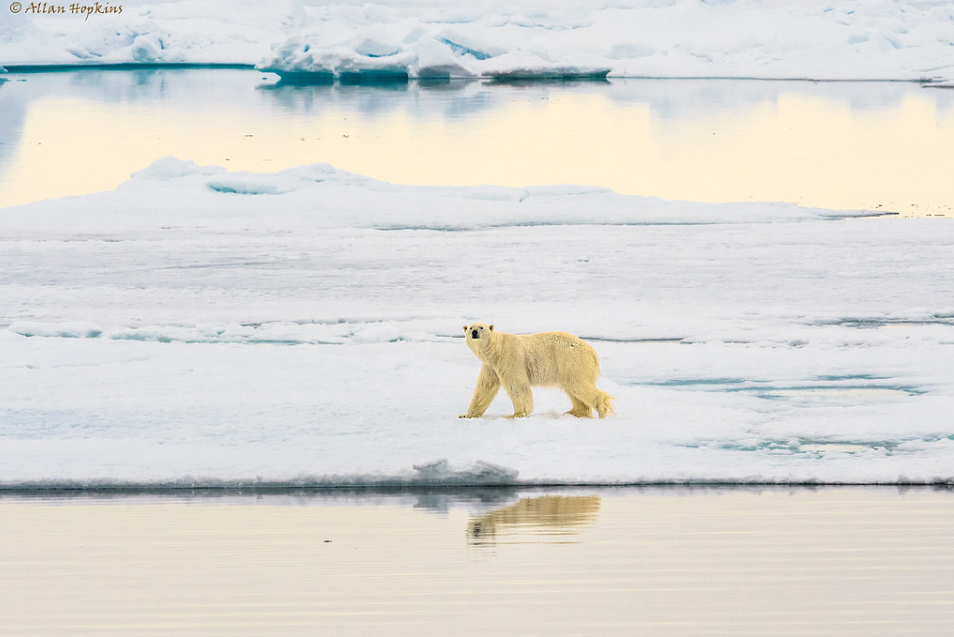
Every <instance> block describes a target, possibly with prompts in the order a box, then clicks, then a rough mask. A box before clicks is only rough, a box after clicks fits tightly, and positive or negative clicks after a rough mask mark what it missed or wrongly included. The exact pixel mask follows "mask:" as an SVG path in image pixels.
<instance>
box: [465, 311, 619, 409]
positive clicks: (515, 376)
mask: <svg viewBox="0 0 954 637" xmlns="http://www.w3.org/2000/svg"><path fill="white" fill-rule="evenodd" d="M464 336H465V338H466V340H467V347H469V348H470V350H471V351H472V352H473V353H474V354H475V355H476V356H477V358H479V359H480V361H481V362H482V363H483V365H481V367H480V376H478V378H477V388H476V389H475V390H474V397H473V399H472V400H471V401H470V407H468V408H467V413H465V414H461V416H460V417H461V418H480V417H481V416H483V415H484V412H485V411H487V407H489V406H490V403H491V402H492V401H493V399H494V396H496V395H497V391H498V390H499V389H500V388H501V387H503V388H504V391H505V392H507V394H508V395H509V396H510V400H511V401H512V402H513V416H510V417H511V418H524V417H526V416H529V415H530V412H531V411H533V392H532V391H530V388H531V387H559V388H560V389H562V390H563V391H564V392H565V393H566V394H567V396H569V397H570V402H571V403H573V408H572V409H571V410H570V411H568V412H566V413H568V414H570V415H572V416H576V417H577V418H591V417H592V416H593V410H594V409H596V413H598V414H599V416H600V418H605V417H606V416H607V415H609V414H612V413H613V397H612V396H610V395H609V394H607V393H606V392H602V391H600V390H599V389H597V388H596V379H597V378H599V376H600V361H599V358H598V357H597V356H596V351H594V350H593V348H592V347H590V346H589V345H587V344H586V343H585V342H583V341H582V340H580V339H579V338H577V337H576V336H573V335H572V334H567V333H566V332H541V333H540V334H526V335H517V334H507V333H505V332H495V331H494V326H493V325H486V324H484V323H474V324H473V325H465V326H464Z"/></svg>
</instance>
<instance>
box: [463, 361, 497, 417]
mask: <svg viewBox="0 0 954 637" xmlns="http://www.w3.org/2000/svg"><path fill="white" fill-rule="evenodd" d="M499 390H500V377H499V376H497V372H495V371H494V370H493V368H492V367H491V366H490V365H488V364H487V363H484V364H483V365H481V366H480V376H478V377H477V387H476V388H475V389H474V397H473V398H472V399H471V401H470V407H468V408H467V413H466V414H461V415H460V416H458V418H480V417H481V416H483V415H484V412H485V411H487V408H488V407H490V403H492V402H493V401H494V397H495V396H496V395H497V392H498V391H499Z"/></svg>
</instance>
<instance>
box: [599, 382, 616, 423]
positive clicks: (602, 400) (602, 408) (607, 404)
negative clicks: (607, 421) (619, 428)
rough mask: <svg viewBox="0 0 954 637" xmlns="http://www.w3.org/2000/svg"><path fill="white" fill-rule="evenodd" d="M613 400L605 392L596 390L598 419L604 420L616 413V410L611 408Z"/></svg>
mask: <svg viewBox="0 0 954 637" xmlns="http://www.w3.org/2000/svg"><path fill="white" fill-rule="evenodd" d="M615 400H616V399H615V398H613V397H612V396H610V395H609V394H607V393H606V392H605V391H600V390H598V389H597V390H596V413H597V414H599V416H600V418H606V417H607V416H612V415H613V414H615V413H616V408H615V407H614V406H613V403H614V401H615Z"/></svg>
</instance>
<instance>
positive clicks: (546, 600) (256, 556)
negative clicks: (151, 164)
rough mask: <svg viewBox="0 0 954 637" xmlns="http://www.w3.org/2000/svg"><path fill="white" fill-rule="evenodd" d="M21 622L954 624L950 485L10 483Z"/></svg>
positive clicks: (920, 630) (5, 600)
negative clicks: (294, 488) (383, 488)
mask: <svg viewBox="0 0 954 637" xmlns="http://www.w3.org/2000/svg"><path fill="white" fill-rule="evenodd" d="M0 634H4V635H112V634H122V635H132V634H135V635H150V634H177V635H200V634H201V635H235V634H243V635H275V634H282V635H291V634H302V635H305V634H307V635H399V634H403V635H410V634H415V635H450V634H453V635H865V636H871V635H902V634H903V635H936V636H941V635H950V634H954V493H952V492H951V491H950V490H930V489H910V490H899V489H896V488H875V487H867V488H826V489H820V490H810V489H804V488H801V489H791V490H781V489H766V490H761V491H752V490H745V489H691V488H672V489H596V490H559V491H540V490H523V491H520V490H512V491H511V490H487V491H479V490H474V491H458V492H456V493H451V492H441V491H427V492H421V493H418V494H407V493H404V494H398V493H390V494H388V493H378V494H374V493H367V492H362V493H350V494H349V493H342V492H339V493H338V494H337V495H333V494H328V493H325V494H314V493H311V494H308V493H298V494H285V495H274V494H273V495H261V494H260V495H257V496H256V495H249V496H240V495H233V496H228V497H196V496H186V495H180V496H163V497H160V496H138V497H114V498H105V497H102V496H84V497H74V498H46V497H40V498H37V497H32V498H31V497H25V496H22V495H21V496H10V495H7V496H4V497H2V498H0Z"/></svg>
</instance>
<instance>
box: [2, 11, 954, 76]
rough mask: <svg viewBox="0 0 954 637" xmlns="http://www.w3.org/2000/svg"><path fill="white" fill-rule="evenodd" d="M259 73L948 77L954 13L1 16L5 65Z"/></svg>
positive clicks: (952, 64)
mask: <svg viewBox="0 0 954 637" xmlns="http://www.w3.org/2000/svg"><path fill="white" fill-rule="evenodd" d="M183 63H188V64H246V65H253V64H256V65H257V66H258V68H259V69H261V70H263V71H273V72H276V73H279V74H281V75H282V76H283V77H285V78H286V79H288V80H290V81H302V80H306V81H331V80H333V79H334V78H338V79H340V80H342V81H365V80H374V81H381V80H392V81H393V80H399V81H404V80H406V79H407V78H409V77H410V78H429V77H486V78H498V79H504V80H513V79H527V78H531V79H540V78H543V79H548V78H549V79H553V78H560V79H567V78H588V79H593V78H599V77H606V76H609V77H634V76H635V77H643V76H648V77H749V78H773V79H777V78H811V79H824V80H845V79H855V80H857V79H891V80H909V81H922V80H927V81H945V80H946V81H950V80H952V79H954V6H952V5H951V4H950V3H943V2H921V3H911V4H909V3H905V2H900V1H898V0H879V1H878V2H871V1H869V0H843V1H835V2H820V1H810V2H779V1H777V0H737V1H734V2H711V1H705V0H642V1H640V0H631V1H628V2H627V1H616V2H602V3H571V2H561V3H555V4H553V3H551V4H550V5H549V6H547V7H546V8H541V7H540V6H537V5H536V4H534V3H532V2H521V3H510V2H485V3H479V4H470V3H463V2H453V3H438V2H423V3H422V2H411V1H405V2H399V3H388V4H360V5H359V4H356V3H347V2H341V3H327V2H317V1H315V2H297V1H292V2H279V3H252V2H247V1H243V2H229V3H225V2H187V1H185V0H179V1H175V0H173V1H169V2H157V1H153V2H145V3H142V4H137V5H135V6H131V5H123V11H122V13H121V14H107V15H92V16H89V18H88V19H84V16H83V15H80V14H77V15H70V14H66V15H46V14H38V13H31V12H30V11H29V10H27V9H24V11H21V12H20V13H16V14H14V13H12V12H10V11H6V10H5V11H3V12H0V65H2V66H21V65H50V64H64V65H90V64H183Z"/></svg>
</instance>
